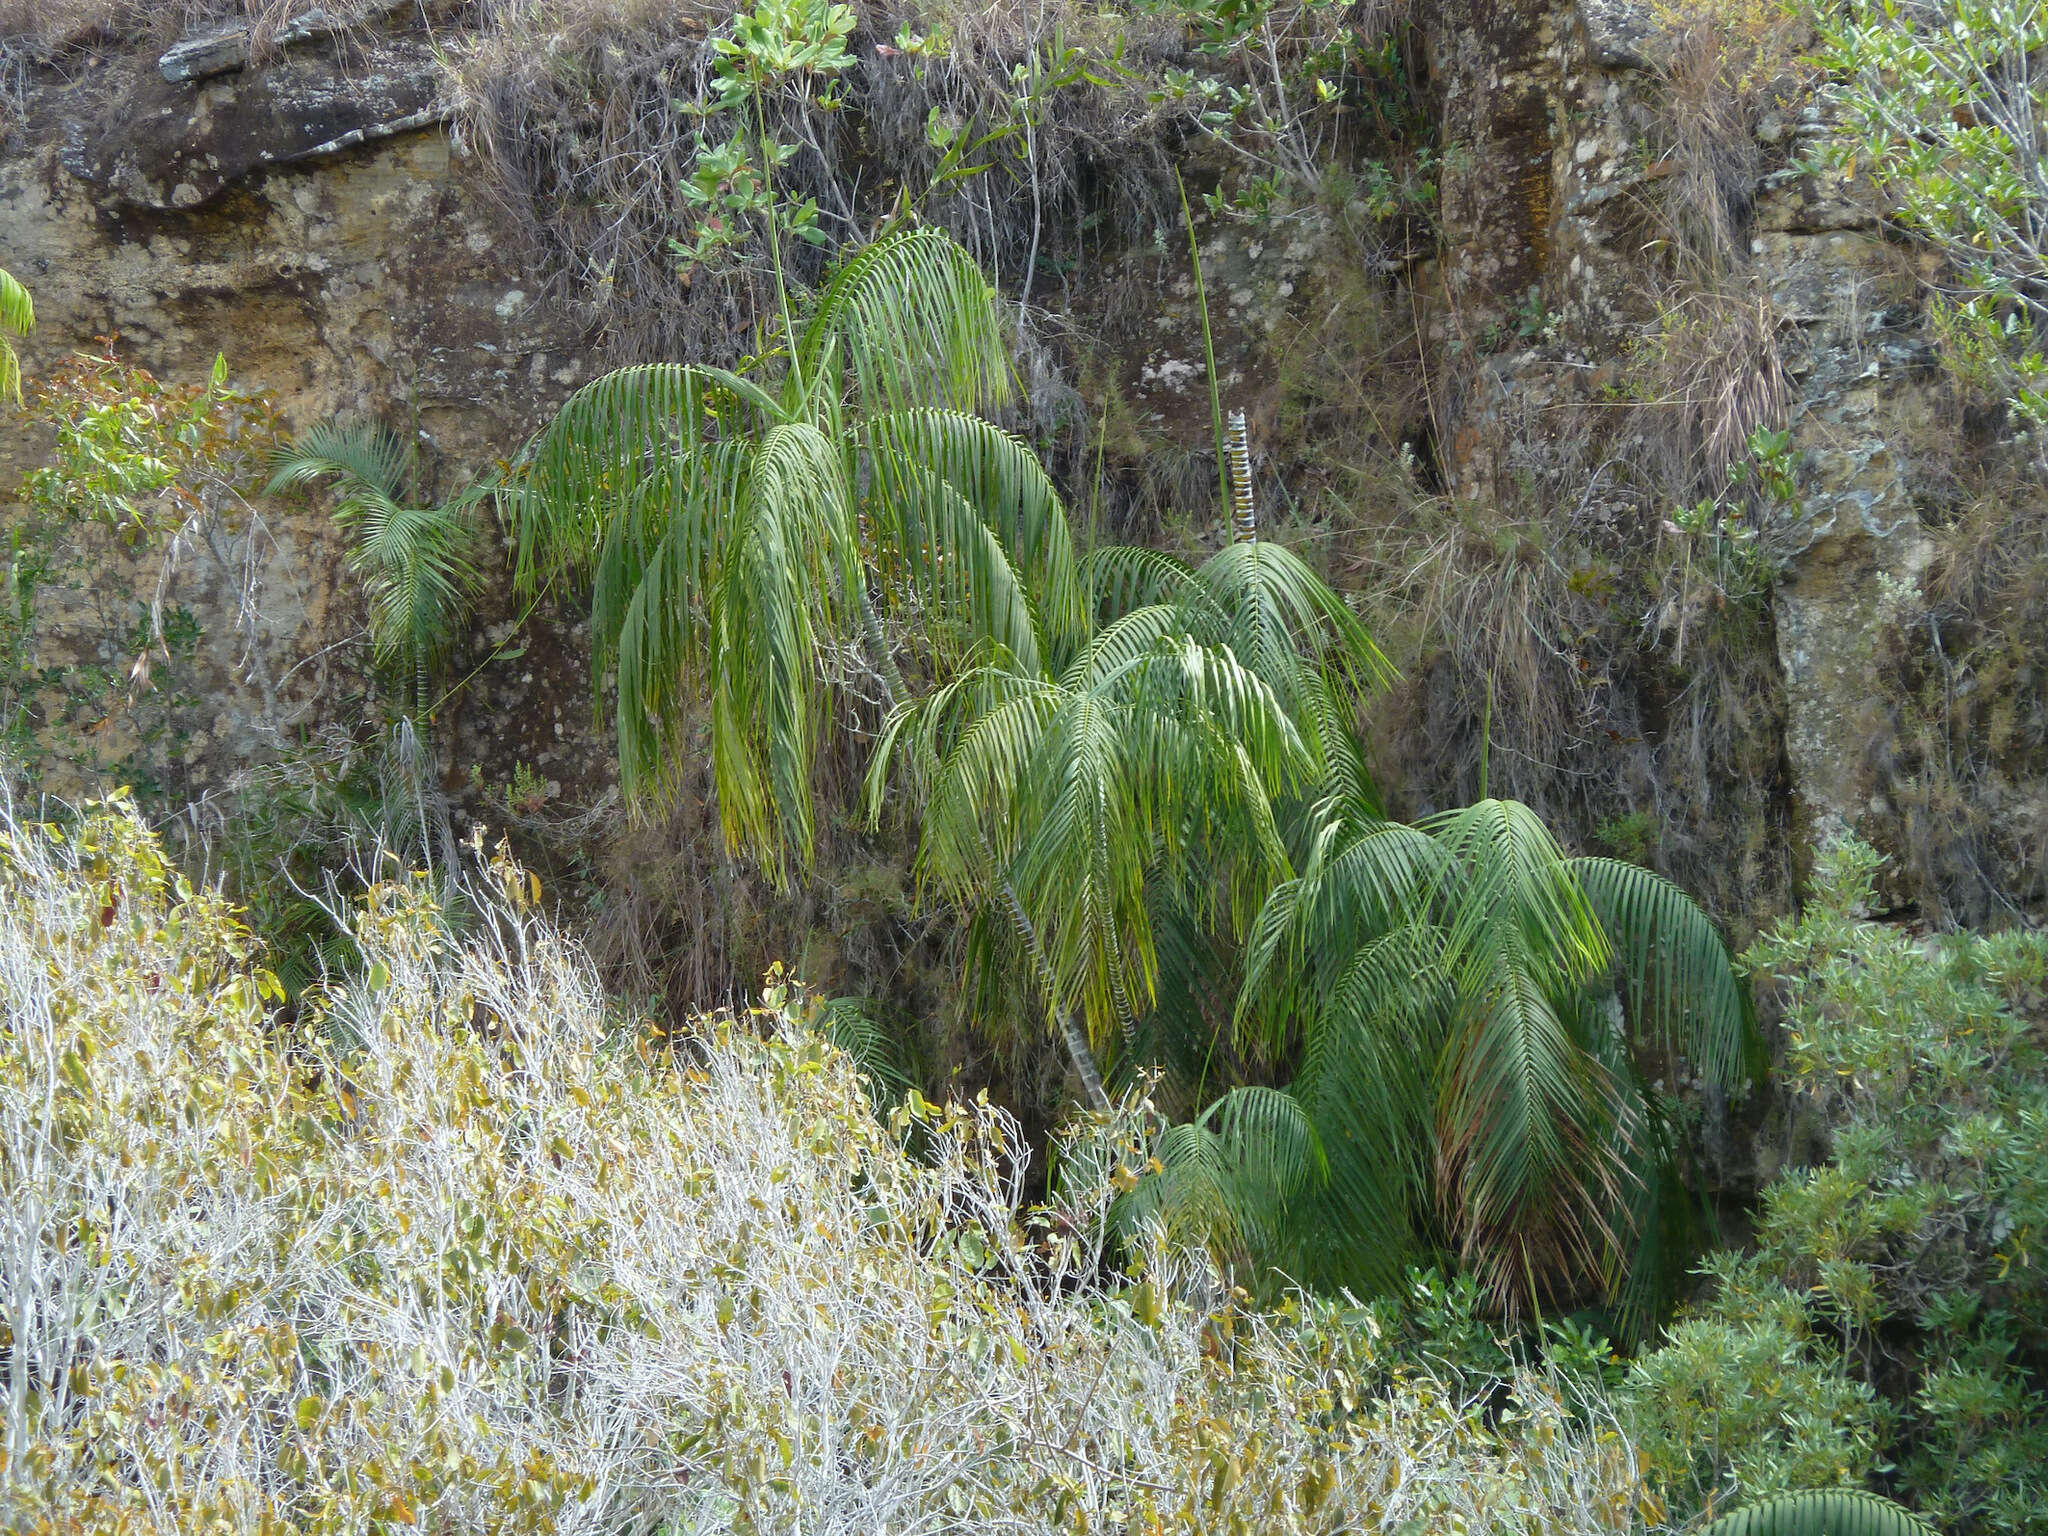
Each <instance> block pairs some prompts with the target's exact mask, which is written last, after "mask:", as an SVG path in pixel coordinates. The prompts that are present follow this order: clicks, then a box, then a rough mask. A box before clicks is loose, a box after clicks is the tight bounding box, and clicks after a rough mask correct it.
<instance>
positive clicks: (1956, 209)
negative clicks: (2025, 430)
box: [1821, 0, 2048, 427]
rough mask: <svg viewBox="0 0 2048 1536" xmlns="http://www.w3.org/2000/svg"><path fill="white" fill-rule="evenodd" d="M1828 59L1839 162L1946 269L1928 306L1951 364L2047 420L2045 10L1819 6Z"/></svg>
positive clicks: (1902, 1)
mask: <svg viewBox="0 0 2048 1536" xmlns="http://www.w3.org/2000/svg"><path fill="white" fill-rule="evenodd" d="M1822 9H1823V20H1822V38H1823V48H1822V53H1821V60H1822V62H1823V63H1824V64H1825V65H1826V66H1827V67H1828V68H1829V69H1830V70H1831V71H1832V72H1833V73H1834V74H1835V75H1836V76H1837V78H1838V82H1839V88H1838V90H1837V93H1836V98H1837V101H1838V103H1839V106H1840V127H1839V132H1838V135H1837V138H1836V141H1835V145H1834V150H1835V156H1836V159H1837V162H1838V163H1840V164H1843V165H1845V166H1847V167H1848V168H1849V169H1850V170H1851V172H1852V174H1860V175H1862V176H1863V177H1864V178H1865V179H1866V180H1867V181H1868V183H1869V184H1870V185H1871V186H1873V187H1874V188H1875V189H1876V191H1877V193H1878V195H1879V197H1880V198H1881V199H1882V200H1883V203H1884V207H1885V211H1886V213H1887V214H1889V215H1890V216H1891V217H1892V218H1893V219H1895V220H1896V221H1897V222H1898V223H1899V224H1900V225H1901V226H1902V227H1904V228H1905V229H1907V230H1909V231H1910V232H1912V233H1913V234H1915V235H1917V236H1919V237H1920V238H1921V239H1922V240H1924V241H1926V242H1927V243H1928V244H1929V245H1931V246H1932V247H1933V248H1934V249H1935V250H1937V251H1939V252H1940V253H1941V254H1942V255H1943V256H1944V257H1946V258H1947V259H1948V261H1949V263H1950V266H1951V268H1952V271H1953V277H1954V281H1953V288H1954V290H1955V296H1953V297H1950V296H1943V297H1942V298H1940V299H1939V300H1937V306H1936V318H1937V320H1938V321H1939V323H1940V326H1941V329H1942V331H1943V333H1944V339H1945V340H1946V342H1947V353H1948V358H1949V361H1950V363H1951V364H1952V365H1953V366H1954V367H1955V368H1956V370H1957V371H1958V372H1959V373H1960V374H1961V375H1962V376H1963V377H1964V378H1965V379H1966V380H1969V381H1970V382H1973V383H1977V384H1980V385H1983V386H1986V387H1989V388H1991V389H1994V390H1997V391H1998V392H2000V393H2003V394H2005V395H2007V396H2008V397H2009V399H2010V401H2011V404H2012V406H2013V408H2014V411H2015V413H2016V414H2017V415H2018V416H2019V417H2020V418H2021V419H2022V420H2024V421H2026V422H2028V423H2030V424H2031V425H2033V426H2035V427H2039V426H2040V425H2041V424H2042V423H2043V422H2044V421H2048V356H2044V354H2043V348H2042V339H2041V324H2042V321H2043V319H2044V318H2048V286H2044V284H2043V282H2042V270H2043V268H2042V260H2043V257H2044V255H2048V251H2044V248H2043V244H2042V235H2041V231H2042V227H2043V225H2042V216H2043V214H2044V212H2048V189H2044V183H2043V180H2042V176H2041V158H2040V153H2041V152H2040V137H2039V128H2038V126H2037V125H2038V123H2039V121H2040V119H2041V116H2042V114H2043V113H2044V111H2048V81H2044V80H2043V78H2042V76H2041V74H2040V71H2039V69H2038V68H2037V67H2035V66H2036V64H2037V62H2038V58H2039V54H2040V51H2041V49H2042V48H2043V46H2048V10H2044V9H2043V8H2042V7H2041V6H2040V5H2039V4H2037V3H2035V0H1838V3H1836V4H1833V5H1830V6H1826V7H1823V8H1822Z"/></svg>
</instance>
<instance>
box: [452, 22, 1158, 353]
mask: <svg viewBox="0 0 2048 1536" xmlns="http://www.w3.org/2000/svg"><path fill="white" fill-rule="evenodd" d="M735 9H736V7H734V6H733V5H730V4H725V3H719V0H711V3H690V0H683V3H677V0H621V3H618V4H610V3H604V0H488V3H487V4H485V5H484V7H483V8H482V11H481V14H480V17H479V18H478V20H477V22H476V24H475V27H474V29H473V31H472V33H471V36H470V38H469V41H468V42H467V44H466V46H465V48H464V50H463V51H462V53H461V55H460V56H459V58H458V59H457V61H456V64H455V74H456V80H457V84H458V92H459V99H460V103H461V110H462V120H463V125H464V132H465V134H466V135H467V137H468V139H469V142H470V143H471V144H472V145H473V146H474V147H475V148H476V149H477V150H478V151H479V152H480V153H481V155H482V157H483V159H484V161H485V163H486V164H487V166H488V167H489V169H490V171H491V173H492V175H493V178H494V180H495V183H496V185H497V187H498V189H499V191H500V193H501V195H502V197H503V198H504V200H505V202H506V203H507V204H508V205H509V206H510V208H511V209H512V210H513V211H514V213H515V214H516V215H517V217H518V219H519V221H520V223H521V224H522V225H523V226H524V227H525V228H526V229H527V230H528V232H529V233H530V235H531V237H532V239H533V240H534V242H535V245H536V247H537V249H538V252H539V254H540V255H541V257H542V259H543V261H544V263H545V264H546V265H547V266H548V267H550V268H551V269H552V270H554V271H555V272H557V273H558V275H559V278H558V280H559V285H560V293H561V296H562V297H564V298H566V299H569V300H571V301H572V302H575V303H580V304H582V305H584V306H586V308H587V313H588V315H589V317H590V319H591V321H592V323H593V325H594V326H596V327H597V328H598V329H599V331H600V333H601V334H602V336H603V339H604V341H605V342H606V344H607V346H608V349H609V350H610V351H611V353H612V354H613V355H614V356H616V357H619V358H622V359H645V358H653V357H672V356H678V355H690V356H699V357H706V358H725V359H729V358H732V357H735V356H737V355H739V354H740V353H742V352H744V351H745V350H746V349H747V348H748V346H749V345H750V344H751V342H752V339H753V338H752V326H753V323H754V318H755V315H756V314H757V312H758V311H759V307H760V304H761V302H762V300H763V299H764V296H765V293H766V291H767V287H768V281H769V279H768V271H767V264H766V258H767V252H766V244H765V240H761V239H759V238H758V236H757V237H755V238H754V239H753V241H752V243H751V244H749V245H747V246H746V247H744V248H743V249H741V250H740V251H738V252H736V253H734V258H735V259H733V260H731V261H726V262H718V263H706V264H703V265H701V266H699V267H698V268H697V269H696V270H695V271H694V272H692V273H690V274H689V275H687V276H683V275H680V274H679V271H678V263H677V260H676V258H675V256H674V255H673V254H672V253H671V251H670V249H669V242H670V240H671V239H672V238H674V237H676V236H677V235H679V234H684V233H686V232H687V224H688V220H687V218H686V217H685V216H684V211H685V210H686V207H687V204H686V200H685V199H684V197H683V195H682V192H681V188H682V186H683V184H684V183H685V182H686V181H687V179H688V177H689V174H690V171H691V169H692V167H693V165H694V163H695V159H696V153H697V148H698V145H699V144H700V142H708V143H711V144H713V145H716V144H718V143H721V142H723V141H724V140H725V139H726V138H727V137H728V136H729V135H730V134H732V133H734V132H735V131H746V132H749V133H751V131H752V128H753V125H752V123H751V122H749V121H746V120H745V119H744V117H743V115H736V114H734V113H731V112H726V113H717V114H713V115H711V116H709V117H707V116H705V115H704V114H703V112H702V108H703V106H704V104H705V103H706V101H707V99H708V98H709V96H710V93H711V85H712V73H711V66H712V61H713V54H712V52H711V48H710V45H709V42H708V41H707V39H709V38H710V37H711V36H713V35H714V34H716V33H717V32H718V30H719V28H720V27H721V26H722V25H723V24H724V23H725V22H726V21H727V20H729V18H730V16H731V14H732V12H733V11H734V10H735ZM1143 25H1144V26H1145V27H1149V28H1150V29H1151V30H1150V31H1144V30H1142V28H1140V24H1139V23H1136V22H1133V21H1130V20H1129V19H1127V18H1122V17H1118V16H1115V15H1114V14H1112V13H1107V12H1101V11H1097V10H1093V9H1090V8H1087V7H1085V6H1082V5H1079V4H1077V3H1074V0H1048V3H1047V4H1045V5H1042V6H1037V7H1008V6H999V7H987V8H984V9H981V10H966V11H958V12H955V11H938V10H933V11H930V12H927V11H926V10H925V9H924V8H923V7H921V6H918V5H916V4H903V5H899V6H891V7H884V8H880V9H876V10H870V11H865V12H863V13H862V16H861V21H860V27H859V30H857V31H856V33H855V34H854V37H853V39H852V40H851V44H850V47H851V52H852V53H853V55H854V61H855V62H854V64H853V65H852V67H851V68H850V69H849V71H848V72H847V74H846V75H845V77H844V78H843V80H842V81H841V84H842V85H843V87H844V91H845V98H846V104H845V106H843V107H842V108H840V109H839V110H837V111H826V110H823V109H821V108H820V107H819V106H818V105H817V103H816V102H815V101H813V100H811V99H809V97H808V96H807V95H805V94H803V93H800V92H797V91H794V90H791V91H786V92H784V93H782V94H781V95H780V96H778V97H777V98H776V99H773V100H771V101H768V102H766V103H765V104H764V105H765V108H766V127H767V129H768V131H769V132H770V133H771V135H773V136H774V137H775V138H777V139H779V140H780V141H782V142H784V143H789V144H794V145H796V146H798V150H797V153H796V155H795V156H794V158H793V159H791V160H790V162H789V163H788V164H787V165H786V166H784V167H783V168H782V169H781V170H780V171H778V172H777V188H776V190H777V192H778V193H779V194H780V195H781V196H782V197H783V198H784V199H785V200H788V201H791V202H802V201H804V200H806V199H812V200H815V201H816V203H817V206H818V210H819V221H820V227H821V229H822V230H823V232H824V234H825V235H826V237H827V239H826V244H825V246H824V247H823V248H821V249H818V250H809V249H805V250H798V251H796V252H794V253H792V252H790V251H789V250H788V249H787V248H786V249H785V256H788V257H791V258H792V266H793V275H794V276H795V277H796V278H797V280H798V281H799V282H802V281H804V280H807V279H810V278H814V277H815V276H816V275H817V274H818V272H819V271H820V270H821V267H822V264H823V262H824V261H825V260H826V259H827V258H828V256H829V253H830V251H831V250H833V249H834V248H836V247H838V246H839V245H841V244H844V243H847V242H852V241H857V240H859V239H861V238H864V237H865V236H866V235H868V234H869V233H870V232H871V231H872V230H873V228H874V227H875V225H876V223H877V222H878V221H879V220H880V219H882V218H884V217H887V216H889V215H890V214H892V213H894V212H896V211H898V210H899V209H902V208H910V209H913V210H914V211H915V212H916V213H918V214H919V215H920V216H922V217H924V218H927V219H929V220H932V221H934V222H937V223H940V224H943V225H945V226H947V227H948V228H950V229H951V230H952V231H953V232H954V233H955V234H956V235H958V236H959V237H960V238H961V240H962V241H963V243H965V244H966V245H967V247H968V248H969V249H970V250H971V251H972V252H973V253H974V254H975V255H976V257H977V258H978V259H979V260H980V261H981V262H982V263H983V265H984V266H985V267H987V268H988V269H989V270H990V272H991V273H992V275H993V276H994V277H995V278H996V279H997V280H998V281H999V282H1001V283H1004V284H1005V285H1006V286H1008V287H1010V288H1011V289H1013V290H1015V291H1020V292H1021V291H1023V290H1025V289H1027V288H1029V287H1031V286H1033V283H1032V281H1031V280H1030V274H1034V273H1035V271H1036V269H1037V267H1038V264H1039V262H1040V261H1041V260H1042V259H1044V258H1049V257H1051V256H1052V255H1053V254H1054V253H1055V252H1056V251H1059V250H1064V249H1066V248H1067V246H1068V245H1069V243H1070V241H1071V232H1072V231H1074V230H1076V229H1077V228H1079V227H1080V225H1081V223H1082V221H1083V219H1084V218H1085V217H1086V216H1087V215H1088V214H1089V213H1091V212H1094V213H1097V214H1098V217H1099V216H1100V215H1101V214H1103V213H1104V212H1106V213H1107V214H1108V215H1109V216H1110V217H1111V218H1112V220H1113V221H1114V222H1115V223H1116V225H1117V226H1118V228H1119V230H1120V231H1121V232H1122V233H1124V234H1132V233H1137V232H1140V231H1142V232H1144V233H1147V234H1149V232H1150V230H1151V227H1152V225H1153V223H1155V222H1157V220H1158V218H1160V217H1162V216H1163V214H1164V210H1165V207H1166V201H1165V200H1166V197H1167V196H1168V195H1169V191H1168V189H1170V186H1171V178H1170V173H1169V166H1168V162H1167V160H1166V157H1165V148H1164V137H1163V135H1162V133H1161V132H1160V131H1159V129H1158V127H1157V124H1156V120H1157V119H1158V118H1159V116H1160V113H1159V110H1158V109H1155V108H1153V107H1151V106H1149V105H1148V104H1147V103H1146V102H1145V99H1144V92H1143V89H1142V86H1141V84H1140V83H1138V82H1137V81H1133V82H1131V83H1129V84H1128V85H1109V86H1098V85H1091V84H1087V83H1085V82H1078V81H1077V82H1071V83H1069V85H1068V86H1067V87H1066V88H1064V89H1060V90H1057V91H1052V90H1047V91H1045V92H1044V93H1043V94H1042V96H1041V99H1039V100H1038V101H1037V103H1036V105H1035V106H1034V108H1033V109H1032V110H1031V111H1029V112H1019V111H1018V110H1017V109H1016V97H1017V95H1018V90H1019V87H1018V82H1017V79H1016V76H1015V73H1014V72H1015V71H1016V70H1017V69H1018V68H1020V67H1022V68H1024V69H1026V70H1027V72H1028V71H1029V69H1030V68H1031V61H1032V60H1033V59H1034V58H1036V59H1037V60H1038V61H1039V64H1040V67H1041V68H1043V67H1045V66H1046V63H1047V61H1048V60H1049V59H1050V57H1051V50H1052V46H1053V43H1054V40H1055V38H1057V39H1058V40H1059V42H1060V44H1061V46H1063V47H1065V48H1068V49H1078V50H1081V51H1082V53H1084V54H1088V55H1090V56H1093V57H1097V58H1100V57H1101V56H1102V55H1103V54H1105V53H1106V52H1107V51H1108V50H1109V49H1111V48H1112V47H1113V46H1118V45H1123V46H1128V47H1130V48H1132V49H1133V50H1134V51H1135V52H1137V53H1138V54H1139V55H1140V56H1141V57H1145V56H1149V55H1151V54H1156V53H1158V52H1159V51H1160V50H1162V49H1164V48H1165V47H1166V46H1167V45H1168V40H1169V38H1170V36H1171V35H1172V32H1173V29H1172V28H1171V26H1170V25H1169V23H1168V22H1167V20H1165V19H1163V18H1162V19H1158V20H1156V21H1150V22H1146V23H1144V24H1143ZM910 34H916V35H920V36H924V37H926V38H927V39H928V42H927V45H926V46H925V47H924V48H923V50H922V51H921V52H920V53H918V54H915V55H913V54H911V53H909V52H905V51H903V50H902V49H900V48H899V47H898V44H899V43H900V42H904V41H907V38H908V35H910ZM933 122H936V123H940V124H943V125H945V126H948V127H950V128H952V129H955V130H957V131H958V132H959V133H961V134H963V135H964V136H965V139H966V141H967V142H969V143H973V142H975V141H984V142H981V144H980V147H979V148H978V149H977V150H976V152H975V153H974V154H973V155H972V156H971V157H970V159H969V160H968V164H970V165H981V166H985V167H986V169H984V170H983V171H981V172H980V173H979V174H976V175H973V176H970V177H967V178H965V179H964V180H960V181H957V182H954V183H952V184H951V185H949V186H947V187H945V188H943V189H941V190H940V191H938V192H936V193H931V194H930V195H928V189H929V188H930V184H931V180H932V176H933V174H934V172H935V170H936V169H937V167H938V165H939V162H940V158H941V151H940V150H939V149H938V148H937V147H935V146H934V143H933V142H932V140H931V138H930V136H929V133H928V125H929V124H931V123H933ZM990 135H994V137H989V136H990Z"/></svg>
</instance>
